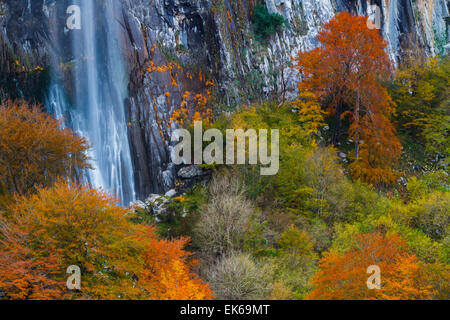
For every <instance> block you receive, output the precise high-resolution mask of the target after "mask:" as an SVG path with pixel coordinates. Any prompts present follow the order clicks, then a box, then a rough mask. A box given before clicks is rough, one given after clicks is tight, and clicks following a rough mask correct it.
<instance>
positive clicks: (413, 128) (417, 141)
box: [389, 57, 450, 167]
mask: <svg viewBox="0 0 450 320" xmlns="http://www.w3.org/2000/svg"><path fill="white" fill-rule="evenodd" d="M420 61H421V59H420V58H419V57H409V58H405V60H404V61H403V63H402V64H401V66H400V68H399V70H398V71H397V76H396V79H395V80H394V81H393V83H392V85H391V86H390V89H389V92H390V94H391V96H392V98H393V100H394V102H395V103H396V104H397V108H396V121H397V124H398V125H397V126H398V131H399V133H400V134H401V136H402V140H403V141H404V145H405V149H406V151H407V152H408V153H410V154H412V156H413V158H414V159H416V160H418V162H419V164H420V163H423V162H426V163H425V164H427V163H428V164H429V163H432V160H434V161H435V159H436V158H437V159H438V163H437V166H438V167H443V166H445V165H448V162H449V153H450V140H449V122H450V121H449V120H450V118H449V117H450V115H449V82H450V58H449V57H443V58H442V59H440V60H439V59H437V58H430V59H428V60H427V61H425V62H423V63H421V62H420ZM427 158H428V159H427ZM439 160H443V162H439ZM435 162H436V161H435Z"/></svg>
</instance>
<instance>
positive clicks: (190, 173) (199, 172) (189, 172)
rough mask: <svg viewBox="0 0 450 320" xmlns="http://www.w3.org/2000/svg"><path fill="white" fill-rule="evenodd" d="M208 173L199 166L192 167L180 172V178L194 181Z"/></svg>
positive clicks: (182, 169)
mask: <svg viewBox="0 0 450 320" xmlns="http://www.w3.org/2000/svg"><path fill="white" fill-rule="evenodd" d="M205 174H206V173H205V171H204V170H203V168H202V167H199V166H197V165H190V166H187V167H184V168H181V169H180V170H178V177H180V178H182V179H192V178H195V177H200V176H204V175H205Z"/></svg>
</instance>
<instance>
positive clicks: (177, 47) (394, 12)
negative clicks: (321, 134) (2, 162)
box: [0, 0, 449, 198]
mask: <svg viewBox="0 0 450 320" xmlns="http://www.w3.org/2000/svg"><path fill="white" fill-rule="evenodd" d="M99 1H102V0H99ZM69 2H70V1H55V0H53V1H52V0H47V1H46V0H33V1H30V0H28V1H27V0H0V28H1V32H0V86H1V87H3V88H4V91H7V92H6V93H7V94H9V95H12V96H20V95H24V96H28V97H33V96H34V97H37V98H36V99H38V100H39V99H40V100H42V101H45V94H44V93H45V90H46V89H45V83H46V82H44V79H47V78H48V75H49V72H46V70H48V69H47V68H48V67H50V66H51V64H52V59H51V58H50V57H51V56H52V54H53V55H54V51H55V48H54V41H53V40H52V39H53V38H54V37H55V34H56V33H57V34H59V36H60V37H61V39H62V42H64V37H65V36H67V33H69V31H68V30H65V31H64V32H63V31H57V30H52V26H55V25H57V24H55V20H60V23H59V25H61V20H62V21H63V22H64V21H65V19H66V16H65V15H64V14H60V13H64V11H65V8H66V7H67V6H68V5H69ZM256 2H257V1H256V0H153V1H150V2H149V1H144V0H123V1H121V3H122V12H120V13H119V14H118V15H117V17H116V18H117V21H119V23H120V24H121V26H122V28H121V35H120V42H121V43H122V45H123V48H124V61H125V64H126V66H127V70H128V72H127V74H128V76H129V79H128V80H129V84H128V89H129V95H128V98H127V99H126V104H125V105H126V113H127V117H128V122H129V124H130V125H129V127H128V131H129V132H128V134H129V138H130V139H129V140H130V143H131V146H130V147H131V151H132V155H133V163H134V169H135V170H134V171H135V182H136V188H137V195H138V198H143V197H145V196H147V195H148V194H149V193H152V192H153V193H155V192H163V191H165V190H167V189H169V188H171V187H173V181H174V178H175V166H173V165H172V164H171V163H170V156H169V155H170V143H169V140H170V131H171V128H173V125H172V126H171V124H170V117H171V115H172V112H173V111H174V110H175V109H177V108H178V107H179V105H180V103H181V100H182V96H183V94H184V92H185V91H191V92H202V91H204V89H205V79H208V80H212V81H214V83H215V87H214V88H213V90H212V91H213V92H212V100H213V101H214V105H215V109H220V108H225V107H226V106H228V107H234V106H239V105H242V104H243V103H246V104H247V103H249V102H251V101H257V100H263V99H278V100H280V99H281V100H282V99H289V98H291V97H293V96H295V83H296V81H297V76H296V72H295V71H294V70H292V69H291V68H290V67H289V61H290V57H291V56H293V55H295V54H296V53H297V52H298V51H300V50H309V49H312V48H314V47H316V46H317V45H318V42H317V39H316V35H317V32H318V30H319V29H320V27H321V26H322V25H323V24H324V23H325V22H326V21H328V20H329V19H330V18H331V17H332V16H333V15H334V14H335V13H336V12H338V11H342V10H349V11H351V12H353V13H357V14H360V15H369V16H371V17H372V18H373V19H374V20H377V19H378V17H379V20H380V21H376V22H377V24H379V25H380V27H381V32H382V34H383V36H384V37H385V39H387V40H389V43H390V47H389V51H390V54H391V56H392V58H393V59H399V57H400V54H401V49H402V46H404V45H405V43H407V42H413V43H417V44H419V45H420V46H422V47H423V49H424V50H425V52H426V53H427V54H429V55H435V54H438V53H441V52H442V51H443V50H444V45H445V44H446V43H448V21H449V20H448V19H449V18H448V17H449V11H448V9H449V4H448V1H446V0H371V1H366V0H266V1H265V3H266V5H267V8H268V11H269V13H279V14H281V15H282V16H283V17H284V18H285V19H286V21H287V26H286V27H284V28H283V29H282V30H280V31H279V32H277V33H276V34H273V35H272V36H271V37H270V39H268V40H264V39H257V38H258V37H257V36H256V35H255V32H254V28H253V26H252V21H251V11H252V10H253V8H254V5H255V3H256ZM377 8H378V9H377ZM62 59H63V60H64V59H65V60H67V61H68V60H70V57H69V56H68V55H64V56H63V57H62ZM67 61H63V62H67ZM171 63H172V64H171ZM53 64H54V63H53ZM149 65H156V66H163V65H164V66H167V65H176V67H174V69H176V72H177V75H176V83H174V81H173V80H174V75H173V74H172V75H171V72H170V71H169V72H147V70H148V67H149ZM23 66H25V69H23V68H22V67H23ZM37 66H39V67H42V68H43V71H41V70H40V69H38V70H37V71H36V68H37ZM11 84H14V85H11ZM39 84H40V85H41V87H39ZM34 86H37V87H36V88H37V89H36V88H35V87H34ZM30 87H31V88H35V89H36V90H38V91H39V92H40V93H39V95H38V94H37V93H36V92H34V91H35V90H31V91H30V89H29V88H30ZM28 91H30V92H28ZM168 93H169V94H170V99H168Z"/></svg>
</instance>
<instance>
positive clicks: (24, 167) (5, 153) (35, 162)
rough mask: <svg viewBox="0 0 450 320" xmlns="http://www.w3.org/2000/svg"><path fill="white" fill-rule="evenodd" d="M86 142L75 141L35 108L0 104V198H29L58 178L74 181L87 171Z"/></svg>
mask: <svg viewBox="0 0 450 320" xmlns="http://www.w3.org/2000/svg"><path fill="white" fill-rule="evenodd" d="M87 149H88V144H87V141H86V139H84V138H82V137H78V136H76V135H75V133H74V132H72V131H71V130H69V129H68V128H61V122H60V121H56V120H54V119H53V118H51V117H50V116H49V115H47V114H45V113H44V112H42V110H41V109H40V108H39V107H38V106H35V105H32V106H29V105H28V104H27V103H26V102H24V101H4V102H3V103H1V104H0V195H1V194H12V193H19V194H28V193H30V192H34V190H35V188H36V187H40V186H49V185H51V184H52V183H53V182H54V181H55V179H56V178H57V177H59V176H62V177H67V178H73V177H74V176H75V172H76V169H77V168H89V165H88V164H87V156H86V151H87Z"/></svg>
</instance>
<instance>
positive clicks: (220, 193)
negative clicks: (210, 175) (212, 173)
mask: <svg viewBox="0 0 450 320" xmlns="http://www.w3.org/2000/svg"><path fill="white" fill-rule="evenodd" d="M209 194H210V198H209V202H208V203H207V204H205V205H204V206H203V207H202V208H200V210H199V217H198V221H197V224H196V226H195V227H194V244H195V245H198V246H199V247H200V248H201V250H202V251H203V253H204V254H205V258H206V259H208V258H209V257H212V258H215V257H218V256H222V255H224V254H227V253H229V252H231V251H233V250H237V249H239V248H240V247H241V245H242V243H241V242H242V240H243V236H244V233H245V231H246V230H247V228H248V226H249V223H250V218H251V215H252V212H253V207H252V204H251V203H250V202H248V201H247V200H246V199H245V197H244V194H243V189H242V186H241V185H240V183H239V182H238V181H237V180H236V178H234V177H231V176H218V177H215V178H214V180H213V181H212V182H211V184H210V186H209Z"/></svg>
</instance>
